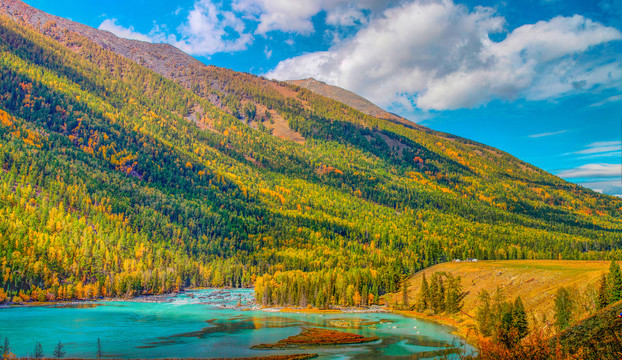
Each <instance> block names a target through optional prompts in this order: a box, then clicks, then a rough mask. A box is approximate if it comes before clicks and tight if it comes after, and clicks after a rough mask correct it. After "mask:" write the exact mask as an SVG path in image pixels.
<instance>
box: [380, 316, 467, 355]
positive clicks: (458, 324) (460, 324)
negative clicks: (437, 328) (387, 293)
mask: <svg viewBox="0 0 622 360" xmlns="http://www.w3.org/2000/svg"><path fill="white" fill-rule="evenodd" d="M391 312H392V313H394V314H398V315H402V316H406V317H410V318H415V319H419V320H424V321H429V322H432V323H435V324H438V325H444V326H448V327H451V328H453V329H454V331H452V332H451V334H452V335H454V336H456V337H459V338H461V339H462V340H464V341H465V342H466V343H467V344H469V345H470V346H472V347H474V348H477V338H476V337H475V336H472V335H471V330H472V329H471V328H470V327H469V326H468V325H469V324H468V322H467V321H465V320H464V319H460V321H458V320H456V319H453V318H450V317H445V316H439V315H425V314H423V313H420V312H417V311H412V310H392V311H391Z"/></svg>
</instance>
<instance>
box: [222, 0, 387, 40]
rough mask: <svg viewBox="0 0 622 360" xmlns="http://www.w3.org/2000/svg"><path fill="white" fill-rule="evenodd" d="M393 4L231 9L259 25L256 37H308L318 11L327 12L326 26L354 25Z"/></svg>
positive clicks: (377, 0)
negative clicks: (282, 34) (275, 34)
mask: <svg viewBox="0 0 622 360" xmlns="http://www.w3.org/2000/svg"><path fill="white" fill-rule="evenodd" d="M396 3H398V1H397V0H359V1H352V0H305V1H291V0H235V1H234V2H233V9H234V10H236V11H237V12H239V13H244V14H245V17H247V18H252V19H254V20H255V21H257V22H258V23H259V25H258V26H257V29H256V33H257V34H266V33H268V32H270V31H284V32H294V33H299V34H310V33H312V32H313V31H314V30H315V29H314V27H313V22H312V21H311V20H312V18H313V16H315V15H317V14H318V13H320V12H325V13H326V23H327V24H329V25H335V26H353V25H355V24H357V23H361V22H365V21H366V19H367V18H368V17H369V16H373V15H374V14H376V13H378V12H380V11H382V10H384V9H385V8H387V7H389V6H392V5H393V4H396Z"/></svg>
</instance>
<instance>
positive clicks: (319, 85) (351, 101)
mask: <svg viewBox="0 0 622 360" xmlns="http://www.w3.org/2000/svg"><path fill="white" fill-rule="evenodd" d="M286 82H287V83H289V84H293V85H297V86H300V87H303V88H305V89H307V90H309V91H311V92H314V93H316V94H318V95H322V96H324V97H327V98H330V99H333V100H336V101H339V102H341V103H344V104H346V105H348V106H350V107H353V108H354V109H356V110H358V111H360V112H362V113H364V114H367V115H370V116H374V117H378V118H381V119H385V120H391V121H394V122H399V123H407V124H410V125H412V123H411V122H410V121H408V120H406V119H404V118H403V117H401V116H398V115H395V114H393V113H390V112H388V111H386V110H384V109H382V108H380V107H379V106H378V105H376V104H374V103H372V102H371V101H369V100H367V99H365V98H364V97H362V96H360V95H358V94H356V93H354V92H352V91H349V90H346V89H344V88H341V87H338V86H335V85H329V84H327V83H325V82H323V81H319V80H316V79H314V78H312V77H308V78H306V79H300V80H287V81H286Z"/></svg>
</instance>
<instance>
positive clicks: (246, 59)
mask: <svg viewBox="0 0 622 360" xmlns="http://www.w3.org/2000/svg"><path fill="white" fill-rule="evenodd" d="M26 2H27V3H28V4H30V5H32V6H35V7H37V8H39V9H42V10H44V11H46V12H49V13H52V14H55V15H59V16H63V17H67V18H70V19H72V20H75V21H78V22H81V23H84V24H87V25H90V26H93V27H96V28H101V29H105V30H109V31H111V32H113V33H115V34H117V35H119V36H122V37H127V38H134V39H139V40H143V41H150V42H168V43H171V44H173V45H175V46H177V47H179V48H180V49H182V50H183V51H185V52H187V53H190V54H191V55H193V56H195V57H197V58H198V59H199V60H201V61H203V62H205V63H207V64H213V65H217V66H223V67H227V68H231V69H234V70H237V71H244V72H250V73H254V74H258V75H265V76H267V77H270V78H277V79H280V80H285V79H298V78H306V77H314V78H316V79H318V80H323V81H326V82H328V83H330V84H334V85H338V86H341V87H344V88H346V89H348V90H352V91H354V92H356V93H358V94H361V95H363V96H365V97H367V98H368V99H370V100H372V101H373V102H375V103H377V104H378V105H380V106H382V107H384V108H386V109H388V110H390V111H392V112H395V113H398V114H400V115H402V116H404V117H406V118H408V119H411V120H412V121H415V122H418V123H420V124H422V125H425V126H428V127H430V128H433V129H435V130H440V131H446V132H449V133H453V134H456V135H460V136H463V137H466V138H469V139H473V140H476V141H480V142H483V143H485V144H488V145H492V146H495V147H497V148H500V149H502V150H505V151H508V152H510V153H511V154H513V155H515V156H517V157H519V158H521V159H523V160H525V161H527V162H530V163H532V164H534V165H536V166H539V167H541V168H543V169H545V170H547V171H549V172H551V173H553V174H557V175H559V176H561V177H563V178H565V179H567V180H569V181H573V182H576V183H580V184H582V185H584V186H587V187H590V188H593V189H595V190H598V191H603V192H605V193H608V194H612V195H619V196H622V153H621V148H622V142H621V140H622V1H621V0H591V1H584V0H523V1H507V0H506V1H491V0H467V1H459V0H455V1H451V0H402V1H400V0H358V1H354V0H298V1H292V0H231V1H217V0H182V1H175V2H172V1H162V0H155V1H145V0H124V1H119V0H109V1H105V2H85V1H78V0H26Z"/></svg>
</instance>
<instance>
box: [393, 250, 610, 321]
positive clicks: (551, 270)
mask: <svg viewBox="0 0 622 360" xmlns="http://www.w3.org/2000/svg"><path fill="white" fill-rule="evenodd" d="M609 265H610V262H608V261H567V260H506V261H503V260H502V261H477V262H467V261H461V262H447V263H443V264H438V265H434V266H432V267H430V268H427V269H425V270H424V271H420V272H418V273H417V274H415V275H413V276H412V277H410V278H409V279H408V290H409V294H410V303H411V304H414V303H415V301H416V300H417V297H418V296H419V292H420V289H421V282H422V279H423V274H424V273H425V274H426V276H427V277H428V278H429V277H430V276H431V274H432V273H434V272H437V271H438V272H446V273H450V274H452V275H456V276H460V277H461V279H462V282H461V284H462V286H463V290H464V291H466V292H468V294H467V296H466V297H465V298H464V307H463V309H462V311H463V312H464V313H466V314H462V318H463V319H464V320H465V321H468V320H469V319H470V318H469V316H471V317H474V316H475V315H476V311H475V309H476V308H477V305H478V299H477V297H478V294H479V292H480V291H481V290H486V291H488V292H489V293H492V292H493V291H494V290H495V289H496V288H497V287H498V288H500V289H501V290H502V292H503V295H504V296H505V298H506V300H512V301H513V300H514V299H515V298H516V297H517V296H520V297H521V298H522V300H523V303H524V305H525V310H526V311H527V313H531V314H533V315H535V317H536V320H537V321H539V322H540V323H542V322H547V321H553V319H554V298H555V293H556V292H557V290H558V289H559V288H560V287H569V288H572V289H574V291H573V292H574V293H576V294H578V295H580V296H583V295H584V294H585V293H586V290H588V289H589V290H592V289H594V290H595V289H596V288H597V285H598V281H599V279H600V276H601V275H602V274H603V273H605V272H607V270H608V268H609ZM595 294H596V293H594V295H595ZM395 296H396V297H397V298H400V296H401V295H400V294H396V295H395ZM389 301H390V300H389ZM398 301H400V300H398ZM579 317H580V316H579Z"/></svg>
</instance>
